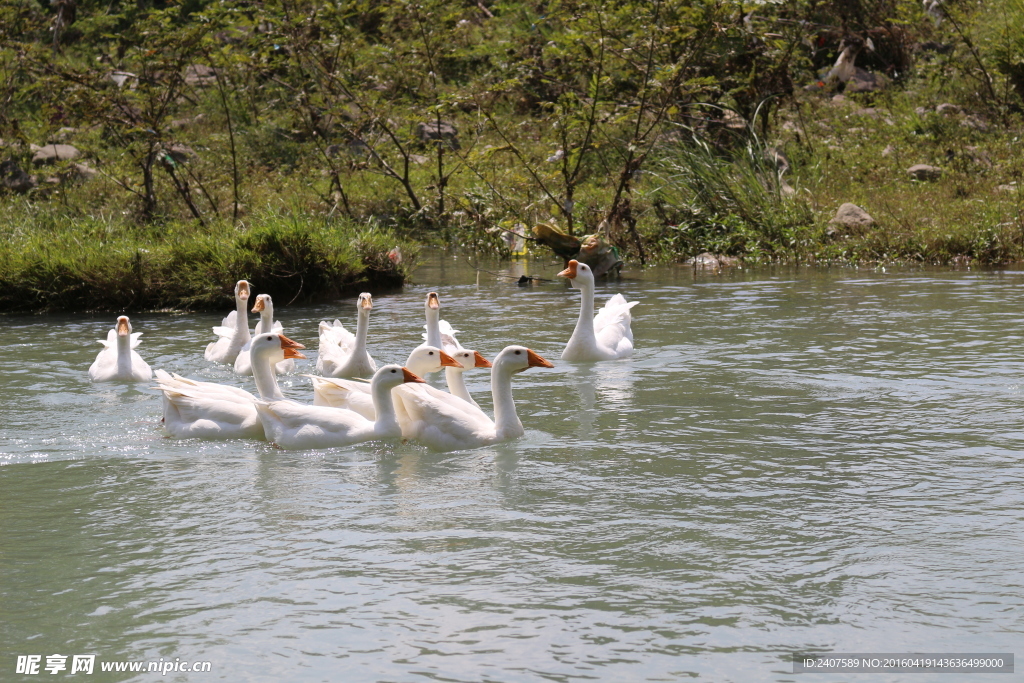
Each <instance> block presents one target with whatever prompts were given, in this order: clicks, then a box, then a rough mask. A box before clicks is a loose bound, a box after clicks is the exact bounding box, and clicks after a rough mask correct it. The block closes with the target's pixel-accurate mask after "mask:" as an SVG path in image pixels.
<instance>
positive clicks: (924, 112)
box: [914, 107, 932, 116]
mask: <svg viewBox="0 0 1024 683" xmlns="http://www.w3.org/2000/svg"><path fill="white" fill-rule="evenodd" d="M931 112H932V110H931V109H927V108H925V107H918V108H916V109H914V113H915V114H917V115H918V116H927V115H928V114H930V113H931Z"/></svg>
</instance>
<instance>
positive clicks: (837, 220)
mask: <svg viewBox="0 0 1024 683" xmlns="http://www.w3.org/2000/svg"><path fill="white" fill-rule="evenodd" d="M828 224H829V225H831V226H835V227H837V228H845V229H846V230H847V231H856V230H860V229H862V228H870V227H871V226H872V225H874V224H875V219H874V218H872V217H871V215H870V214H868V212H867V211H865V210H864V209H862V208H860V207H859V206H857V205H856V204H851V203H849V202H847V203H845V204H843V205H842V206H840V207H839V210H838V211H836V215H835V216H834V217H833V218H832V220H830V221H829V222H828ZM836 232H838V231H837V230H834V229H833V230H829V235H832V234H835V233H836Z"/></svg>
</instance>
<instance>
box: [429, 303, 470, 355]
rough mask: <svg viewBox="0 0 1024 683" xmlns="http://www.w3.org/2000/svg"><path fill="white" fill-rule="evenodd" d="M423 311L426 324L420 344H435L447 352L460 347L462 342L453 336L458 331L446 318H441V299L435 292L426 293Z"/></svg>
mask: <svg viewBox="0 0 1024 683" xmlns="http://www.w3.org/2000/svg"><path fill="white" fill-rule="evenodd" d="M424 312H425V314H426V318H427V324H426V325H424V326H423V327H424V328H425V329H426V330H427V331H426V332H424V333H423V344H421V346H436V347H437V348H439V349H444V350H445V351H446V352H447V353H452V352H453V351H458V350H459V349H461V348H462V344H460V343H459V340H458V339H456V338H455V335H456V334H458V333H459V331H458V330H456V329H453V328H452V326H451V325H450V324H449V323H448V321H447V320H441V300H440V299H439V298H438V296H437V292H430V293H429V294H427V301H426V303H425V304H424Z"/></svg>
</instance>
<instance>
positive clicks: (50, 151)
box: [32, 145, 82, 166]
mask: <svg viewBox="0 0 1024 683" xmlns="http://www.w3.org/2000/svg"><path fill="white" fill-rule="evenodd" d="M80 156H82V153H81V152H79V151H78V150H77V149H76V148H75V147H72V146H71V145H44V146H42V147H40V148H39V149H38V151H36V153H35V154H33V155H32V164H33V165H35V166H46V165H49V164H55V163H57V162H58V161H71V160H73V159H77V158H78V157H80Z"/></svg>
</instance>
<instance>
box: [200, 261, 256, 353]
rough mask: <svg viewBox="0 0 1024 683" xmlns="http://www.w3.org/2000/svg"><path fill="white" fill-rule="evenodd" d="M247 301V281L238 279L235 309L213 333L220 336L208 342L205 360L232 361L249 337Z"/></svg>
mask: <svg viewBox="0 0 1024 683" xmlns="http://www.w3.org/2000/svg"><path fill="white" fill-rule="evenodd" d="M248 302H249V283H248V282H247V281H245V280H239V281H238V282H237V283H236V284H235V310H233V311H231V312H230V313H228V315H227V316H226V317H225V318H224V320H223V322H221V324H220V326H218V327H214V328H213V331H214V333H215V334H216V335H217V336H218V337H220V338H219V339H218V340H217V341H215V342H210V343H209V344H208V345H207V347H206V353H205V354H204V356H205V358H206V360H209V361H213V362H214V363H234V362H235V359H236V358H237V357H238V353H239V352H240V351H241V350H242V347H243V346H245V345H246V344H247V343H248V342H249V339H250V338H251V337H250V336H249V321H248V318H247V315H248V313H247V311H246V306H247V305H248Z"/></svg>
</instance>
